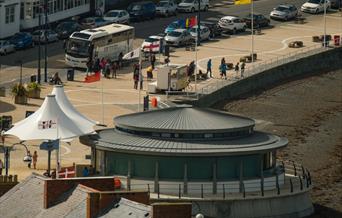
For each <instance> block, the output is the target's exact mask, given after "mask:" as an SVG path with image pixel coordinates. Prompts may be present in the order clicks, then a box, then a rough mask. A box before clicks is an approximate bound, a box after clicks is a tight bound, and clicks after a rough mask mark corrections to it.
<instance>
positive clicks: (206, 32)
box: [190, 25, 210, 41]
mask: <svg viewBox="0 0 342 218" xmlns="http://www.w3.org/2000/svg"><path fill="white" fill-rule="evenodd" d="M200 29H201V33H200V37H201V41H205V40H209V38H210V30H209V28H208V27H206V26H204V25H200ZM197 31H198V26H197V25H196V26H193V27H192V28H191V29H190V34H191V36H192V37H193V38H194V40H196V38H197Z"/></svg>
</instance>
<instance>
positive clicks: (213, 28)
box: [201, 21, 222, 38]
mask: <svg viewBox="0 0 342 218" xmlns="http://www.w3.org/2000/svg"><path fill="white" fill-rule="evenodd" d="M201 24H203V25H205V26H206V27H208V28H209V31H210V38H215V37H216V36H220V35H221V34H222V28H221V27H220V26H219V25H218V23H217V22H216V23H213V22H208V21H201Z"/></svg>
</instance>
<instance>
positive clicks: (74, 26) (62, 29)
mask: <svg viewBox="0 0 342 218" xmlns="http://www.w3.org/2000/svg"><path fill="white" fill-rule="evenodd" d="M80 30H82V28H81V26H80V25H79V24H78V23H77V22H76V21H65V22H62V23H60V24H58V25H57V27H56V29H55V31H56V33H57V34H58V38H59V39H67V38H69V36H70V35H71V34H72V33H73V32H77V31H80Z"/></svg>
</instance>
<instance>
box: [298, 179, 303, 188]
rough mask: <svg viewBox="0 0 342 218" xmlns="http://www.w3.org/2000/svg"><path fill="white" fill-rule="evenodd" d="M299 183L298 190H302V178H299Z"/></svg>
mask: <svg viewBox="0 0 342 218" xmlns="http://www.w3.org/2000/svg"><path fill="white" fill-rule="evenodd" d="M299 182H300V190H303V181H302V178H300V176H299Z"/></svg>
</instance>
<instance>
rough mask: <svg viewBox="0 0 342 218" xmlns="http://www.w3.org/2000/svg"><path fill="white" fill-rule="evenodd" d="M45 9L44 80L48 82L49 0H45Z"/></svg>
mask: <svg viewBox="0 0 342 218" xmlns="http://www.w3.org/2000/svg"><path fill="white" fill-rule="evenodd" d="M44 9H45V11H44V12H45V27H44V29H45V31H44V36H45V37H44V40H45V44H44V55H45V56H44V59H45V66H44V82H47V34H46V32H47V27H48V0H44Z"/></svg>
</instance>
